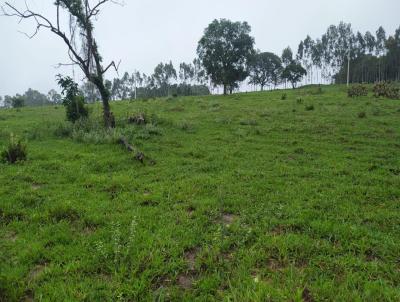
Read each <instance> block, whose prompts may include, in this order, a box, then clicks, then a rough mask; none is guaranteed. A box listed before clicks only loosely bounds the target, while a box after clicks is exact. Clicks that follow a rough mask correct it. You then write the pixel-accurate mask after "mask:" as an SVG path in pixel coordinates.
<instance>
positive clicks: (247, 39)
mask: <svg viewBox="0 0 400 302" xmlns="http://www.w3.org/2000/svg"><path fill="white" fill-rule="evenodd" d="M250 32H251V27H250V25H249V24H248V23H247V22H232V21H230V20H226V19H221V20H214V21H213V22H212V23H211V24H210V25H209V26H208V27H207V28H206V30H205V32H204V35H203V37H202V38H201V40H200V41H199V45H198V48H197V53H198V55H199V58H200V60H201V62H202V64H203V66H204V68H205V70H206V72H207V75H208V76H210V78H211V80H212V82H213V83H214V84H215V85H222V86H223V87H224V94H227V91H228V87H229V90H230V93H232V92H233V89H234V88H235V87H237V85H238V82H241V81H243V80H245V79H246V77H247V76H248V68H247V67H248V63H249V61H250V60H251V58H252V56H253V54H254V48H253V46H254V38H253V37H251V36H250Z"/></svg>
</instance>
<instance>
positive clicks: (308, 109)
mask: <svg viewBox="0 0 400 302" xmlns="http://www.w3.org/2000/svg"><path fill="white" fill-rule="evenodd" d="M314 109H315V107H314V105H307V106H306V110H307V111H313V110H314Z"/></svg>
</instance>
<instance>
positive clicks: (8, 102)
mask: <svg viewBox="0 0 400 302" xmlns="http://www.w3.org/2000/svg"><path fill="white" fill-rule="evenodd" d="M4 107H6V108H10V107H12V97H11V96H9V95H6V96H4Z"/></svg>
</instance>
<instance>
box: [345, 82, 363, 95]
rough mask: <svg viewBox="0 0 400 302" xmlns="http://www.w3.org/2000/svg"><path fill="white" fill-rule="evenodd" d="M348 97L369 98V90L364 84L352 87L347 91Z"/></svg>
mask: <svg viewBox="0 0 400 302" xmlns="http://www.w3.org/2000/svg"><path fill="white" fill-rule="evenodd" d="M347 95H348V97H349V98H355V97H360V96H367V95H368V88H367V86H365V85H362V84H356V85H352V86H351V87H350V88H349V89H348V90H347Z"/></svg>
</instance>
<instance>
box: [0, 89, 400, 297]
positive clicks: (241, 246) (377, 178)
mask: <svg viewBox="0 0 400 302" xmlns="http://www.w3.org/2000/svg"><path fill="white" fill-rule="evenodd" d="M303 92H304V93H305V94H304V95H303V94H302V93H303ZM282 93H286V94H287V96H288V100H290V101H276V100H279V99H280V97H281V95H282ZM297 97H302V98H303V99H304V103H303V105H301V106H304V107H305V105H314V106H315V108H316V110H315V111H305V110H304V108H303V109H302V110H300V108H301V106H296V98H297ZM368 103H369V104H368ZM214 104H215V105H214ZM216 104H218V106H217V105H216ZM178 106H179V108H182V110H175V108H177V107H178ZM89 107H90V109H91V110H92V112H93V114H92V119H90V118H89V119H88V120H87V121H86V123H85V121H78V122H77V123H75V124H72V123H69V122H63V127H60V128H64V127H71V129H72V130H73V128H74V127H78V125H79V127H80V129H81V130H82V133H86V135H87V136H85V138H84V139H86V138H90V140H89V141H91V140H92V139H95V137H94V134H95V133H98V134H99V138H101V140H102V139H104V137H105V136H102V135H103V134H104V135H107V134H106V133H107V132H105V130H104V127H102V124H101V121H100V118H99V115H100V114H101V109H102V108H101V105H100V104H90V105H89ZM210 108H218V110H216V111H211V110H209V109H210ZM294 108H295V109H297V111H296V113H295V114H293V112H292V110H293V109H294ZM399 108H400V105H399V103H398V102H396V101H391V100H387V99H382V100H380V101H379V102H376V101H374V98H373V96H372V94H370V95H369V96H367V97H365V99H363V100H360V101H359V102H348V101H347V91H346V88H345V87H344V86H324V94H322V95H312V94H308V92H307V90H297V91H292V90H286V91H281V90H277V91H271V92H268V93H247V94H240V100H235V96H215V95H212V96H205V97H202V98H198V97H185V98H180V99H179V100H174V101H173V102H165V100H164V99H154V100H151V101H148V102H143V101H135V102H129V101H122V102H116V103H115V104H113V109H114V110H113V111H114V113H115V116H116V120H117V128H116V129H112V131H115V132H110V133H117V132H119V134H121V135H124V136H125V137H126V138H127V141H128V142H130V143H131V144H134V145H135V146H136V147H137V148H138V149H140V150H142V151H143V152H144V153H145V154H146V155H148V156H149V157H150V158H152V159H153V158H154V160H156V161H157V165H156V166H152V165H150V164H145V165H142V164H141V163H140V162H138V161H137V160H135V159H134V158H133V157H134V156H135V152H127V151H126V149H124V148H123V147H121V146H119V145H115V144H114V143H112V144H109V145H98V144H94V143H87V142H84V143H78V142H77V141H76V140H73V139H69V138H70V136H68V137H55V136H54V135H52V133H53V132H54V130H55V127H57V126H58V124H59V123H60V121H61V120H62V117H63V116H64V112H63V111H62V110H55V109H54V106H45V107H43V108H21V110H20V112H19V113H16V112H15V110H0V116H1V117H4V119H0V145H2V146H5V144H6V143H7V140H8V137H7V136H6V135H5V134H4V133H5V132H6V131H5V130H4V129H8V130H7V134H8V132H9V131H12V132H13V133H16V134H18V135H19V136H21V137H22V135H23V133H24V131H25V130H26V129H30V128H38V129H40V130H41V132H43V135H45V136H44V138H43V139H40V140H33V141H30V142H29V158H32V159H33V160H29V161H27V162H25V163H24V165H1V167H0V183H1V186H0V200H1V202H0V246H1V248H0V249H1V253H0V254H1V257H0V258H1V260H2V261H0V297H1V299H2V300H4V301H23V300H25V299H29V300H31V301H36V300H39V301H40V299H42V300H55V301H76V300H87V301H121V300H122V301H163V300H168V301H182V300H183V301H196V300H201V301H203V300H207V301H208V300H211V301H214V300H218V301H219V300H226V301H302V300H305V301H312V300H314V301H398V300H399V298H400V294H399V290H398V286H397V285H398V280H399V272H398V270H397V269H398V263H397V261H398V250H399V248H398V242H399V241H400V233H399V231H398V226H399V225H400V215H398V197H399V196H400V177H399V175H400V167H399V160H398V159H399V157H400V149H399V147H398V144H399V142H398V135H397V133H399V131H400V124H399V122H398V121H399V116H400V112H399V111H398V110H399ZM317 109H318V110H317ZM361 111H364V112H366V114H367V117H370V118H368V119H363V120H361V119H358V117H357V114H358V113H359V112H361ZM140 112H145V113H147V116H150V117H151V116H152V115H153V114H156V115H157V117H158V120H159V122H158V123H157V128H158V129H159V130H161V132H162V135H154V136H150V138H149V139H148V140H146V141H143V140H141V139H139V138H137V136H136V135H137V134H138V133H140V132H142V130H144V129H145V126H144V125H135V124H129V123H128V122H127V117H128V116H131V115H137V114H138V113H140ZM375 112H378V113H379V115H377V116H375ZM96 114H97V116H96V117H94V116H95V115H96ZM43 116H45V117H46V120H47V121H48V123H43ZM251 120H255V121H257V125H256V126H253V125H240V122H241V121H251ZM163 121H165V122H163ZM168 121H172V122H168ZM184 123H189V124H191V125H192V127H193V128H194V129H195V130H196V131H194V132H192V131H187V130H185V129H187V128H190V127H187V126H184V127H183V128H184V129H182V128H180V126H183V124H184ZM80 124H81V125H80ZM151 124H153V125H154V124H155V123H154V122H153V119H152V120H151ZM248 124H252V122H250V123H248ZM253 124H254V123H253ZM46 131H47V136H46ZM101 131H104V132H101ZM60 132H63V133H65V132H68V131H65V130H62V131H60ZM149 132H154V129H150V130H149ZM88 133H89V134H88ZM101 133H103V134H101ZM100 134H101V135H100ZM82 137H83V136H82ZM135 150H136V149H135ZM110 209H111V210H110ZM9 259H11V261H8V260H9ZM66 280H67V281H68V282H66ZM316 280H318V281H317V282H316ZM1 299H0V300H1ZM307 299H308V300H307Z"/></svg>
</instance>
